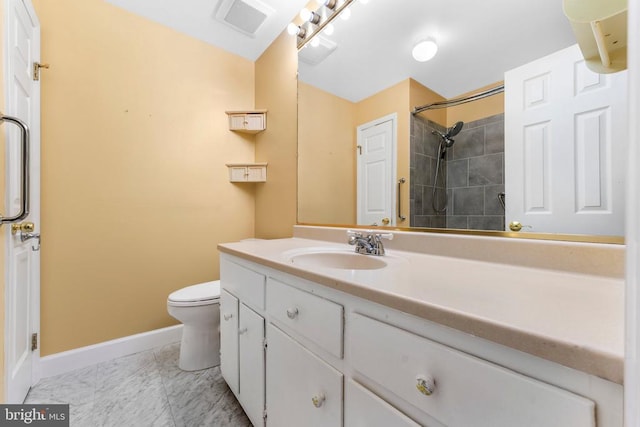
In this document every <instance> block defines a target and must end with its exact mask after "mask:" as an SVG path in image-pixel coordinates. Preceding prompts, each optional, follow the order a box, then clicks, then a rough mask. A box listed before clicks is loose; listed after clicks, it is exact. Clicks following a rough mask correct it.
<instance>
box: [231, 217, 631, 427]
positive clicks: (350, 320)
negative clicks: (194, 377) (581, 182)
mask: <svg viewBox="0 0 640 427" xmlns="http://www.w3.org/2000/svg"><path fill="white" fill-rule="evenodd" d="M345 231H346V230H344V229H343V230H339V229H335V230H333V231H331V232H325V231H322V232H321V231H319V230H305V229H304V228H303V227H296V235H300V236H302V237H307V238H299V237H296V238H291V239H280V240H269V241H267V240H265V241H244V242H238V243H230V244H223V245H220V246H219V249H220V251H221V257H220V272H221V273H220V274H221V286H222V291H221V303H220V315H221V326H220V329H221V370H222V375H223V377H224V378H225V380H226V381H227V383H228V384H229V386H230V388H231V389H232V391H233V392H234V394H235V395H236V397H237V398H238V400H239V401H240V403H241V404H242V406H243V408H244V409H245V411H246V413H247V415H248V416H249V418H250V419H251V422H252V423H253V424H254V425H255V426H262V425H265V424H266V425H271V426H298V425H313V426H342V425H344V426H417V425H428V426H491V427H496V426H525V425H526V426H563V427H567V426H602V427H620V426H622V385H621V383H622V375H623V368H622V367H623V353H622V346H623V344H622V343H623V338H622V334H623V295H622V291H623V283H622V279H621V278H619V277H616V276H617V275H618V273H619V272H618V270H620V268H618V267H615V266H614V267H611V266H610V265H611V264H616V263H617V262H618V258H620V256H619V255H620V254H619V253H618V251H619V249H618V248H615V247H614V248H604V247H602V248H601V247H599V246H597V245H596V246H594V245H590V244H575V243H557V242H551V243H545V242H523V241H521V242H515V243H513V241H515V239H496V238H483V237H461V236H428V235H427V233H406V235H404V234H405V233H395V234H396V239H394V241H393V242H389V243H386V242H385V246H387V248H388V249H387V254H386V255H384V256H382V257H370V256H367V255H360V254H355V253H353V247H350V246H348V245H347V244H346V243H341V241H342V242H346V234H345ZM314 233H315V234H314ZM413 234H420V235H419V236H413ZM400 235H402V236H400ZM318 236H323V239H324V238H326V240H318V239H317V237H318ZM326 236H328V237H326ZM308 237H312V238H308ZM451 238H453V239H469V240H466V246H467V247H469V246H470V247H469V249H468V250H467V252H465V251H464V250H463V251H460V252H461V253H460V254H459V256H456V257H453V256H446V254H447V253H448V251H450V250H451V249H450V248H454V247H455V246H456V244H460V241H457V242H450V241H447V239H451ZM425 239H427V240H425ZM429 239H430V240H429ZM443 239H444V240H443ZM491 239H493V242H492V240H491ZM504 240H512V242H504ZM425 243H429V244H430V245H425ZM513 244H516V245H520V249H519V250H518V253H520V254H523V255H525V256H527V257H528V261H526V262H525V261H522V260H520V261H522V263H521V264H522V265H520V263H519V264H518V265H517V266H513V265H509V264H506V263H503V262H489V261H487V260H483V259H481V258H482V257H487V256H492V257H493V258H495V259H497V260H502V259H504V258H505V257H508V256H509V253H508V252H509V251H512V250H513V246H512V245H513ZM433 245H436V246H438V247H436V248H434V247H433ZM476 245H480V247H484V248H485V251H484V254H482V255H478V256H479V257H480V259H477V258H476V259H474V257H473V256H472V255H470V254H471V253H472V252H473V251H474V246H476ZM540 245H542V246H540ZM544 245H547V246H544ZM543 246H544V247H543ZM403 247H404V248H405V249H411V250H402V249H400V248H403ZM425 247H429V248H430V249H427V250H425V249H424V248H425ZM416 248H422V249H418V250H415V249H416ZM448 248H449V249H448ZM541 249H543V250H542V251H541ZM429 251H434V252H438V253H444V254H445V256H442V255H434V254H433V253H429ZM602 251H604V252H602ZM564 252H566V253H567V254H573V255H576V254H579V255H580V257H579V259H581V260H582V261H574V262H586V263H590V264H592V265H591V267H590V268H591V269H592V270H593V271H589V270H580V269H579V268H578V267H579V266H578V265H571V263H572V261H568V262H567V263H565V264H569V265H562V266H560V267H558V266H557V265H555V264H553V263H554V262H556V263H557V262H558V260H557V256H558V255H561V254H562V253H564ZM487 254H489V255H487ZM535 254H538V255H535ZM546 258H550V259H551V260H547V261H545V259H546ZM591 258H593V259H596V258H598V259H600V258H604V260H603V263H608V265H609V266H610V267H604V264H603V267H602V268H603V269H605V270H606V269H607V268H609V270H607V271H599V267H598V265H596V266H594V265H593V264H594V262H591V261H590V260H591ZM553 259H555V261H553ZM620 262H621V261H620ZM545 263H546V264H548V265H549V266H550V267H549V268H546V269H545V268H541V267H542V266H543V265H546V264H545ZM595 264H598V263H597V262H595ZM585 268H586V267H585ZM571 270H578V271H587V272H588V273H589V274H584V273H578V272H576V271H571ZM620 274H621V273H620Z"/></svg>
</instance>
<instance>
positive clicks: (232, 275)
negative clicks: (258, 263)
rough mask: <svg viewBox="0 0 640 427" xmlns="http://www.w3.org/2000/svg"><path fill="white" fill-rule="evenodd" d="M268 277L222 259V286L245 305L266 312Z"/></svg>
mask: <svg viewBox="0 0 640 427" xmlns="http://www.w3.org/2000/svg"><path fill="white" fill-rule="evenodd" d="M265 283H266V277H265V275H264V274H260V273H256V272H255V271H253V270H250V269H248V268H246V267H243V266H241V265H239V264H236V263H235V262H232V261H229V260H228V259H225V258H224V257H220V284H221V286H222V288H223V289H226V290H228V291H229V292H231V293H232V294H234V295H235V296H236V297H238V299H239V300H241V301H242V302H243V303H245V304H247V305H248V306H250V307H253V308H257V309H260V310H264V297H265V294H264V292H265V291H264V289H265Z"/></svg>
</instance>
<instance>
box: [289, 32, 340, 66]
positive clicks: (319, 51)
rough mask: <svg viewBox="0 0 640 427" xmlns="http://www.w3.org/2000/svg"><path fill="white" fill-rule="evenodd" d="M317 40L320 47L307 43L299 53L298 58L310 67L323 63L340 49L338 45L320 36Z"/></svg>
mask: <svg viewBox="0 0 640 427" xmlns="http://www.w3.org/2000/svg"><path fill="white" fill-rule="evenodd" d="M316 38H317V39H318V41H319V44H318V46H312V45H311V43H307V45H306V46H305V47H304V48H302V49H301V50H300V51H299V52H298V58H299V59H300V60H301V61H302V62H305V63H307V64H309V65H317V64H319V63H321V62H322V61H324V60H325V59H327V57H328V56H329V55H331V54H332V53H333V51H334V50H336V48H337V47H338V45H337V44H335V43H334V42H332V41H331V40H327V39H325V38H322V37H319V36H316Z"/></svg>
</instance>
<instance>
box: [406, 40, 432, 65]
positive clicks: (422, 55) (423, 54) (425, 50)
mask: <svg viewBox="0 0 640 427" xmlns="http://www.w3.org/2000/svg"><path fill="white" fill-rule="evenodd" d="M436 52H438V45H437V44H436V42H434V41H433V40H423V41H421V42H420V43H418V44H416V45H415V46H414V47H413V50H412V51H411V54H412V55H413V59H415V60H416V61H418V62H426V61H428V60H430V59H431V58H433V57H434V56H436Z"/></svg>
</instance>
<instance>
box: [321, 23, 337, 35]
mask: <svg viewBox="0 0 640 427" xmlns="http://www.w3.org/2000/svg"><path fill="white" fill-rule="evenodd" d="M323 31H324V33H325V34H326V35H328V36H330V35H331V34H333V32H334V31H335V27H334V26H333V24H329V25H327V26H326V27H324V30H323Z"/></svg>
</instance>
